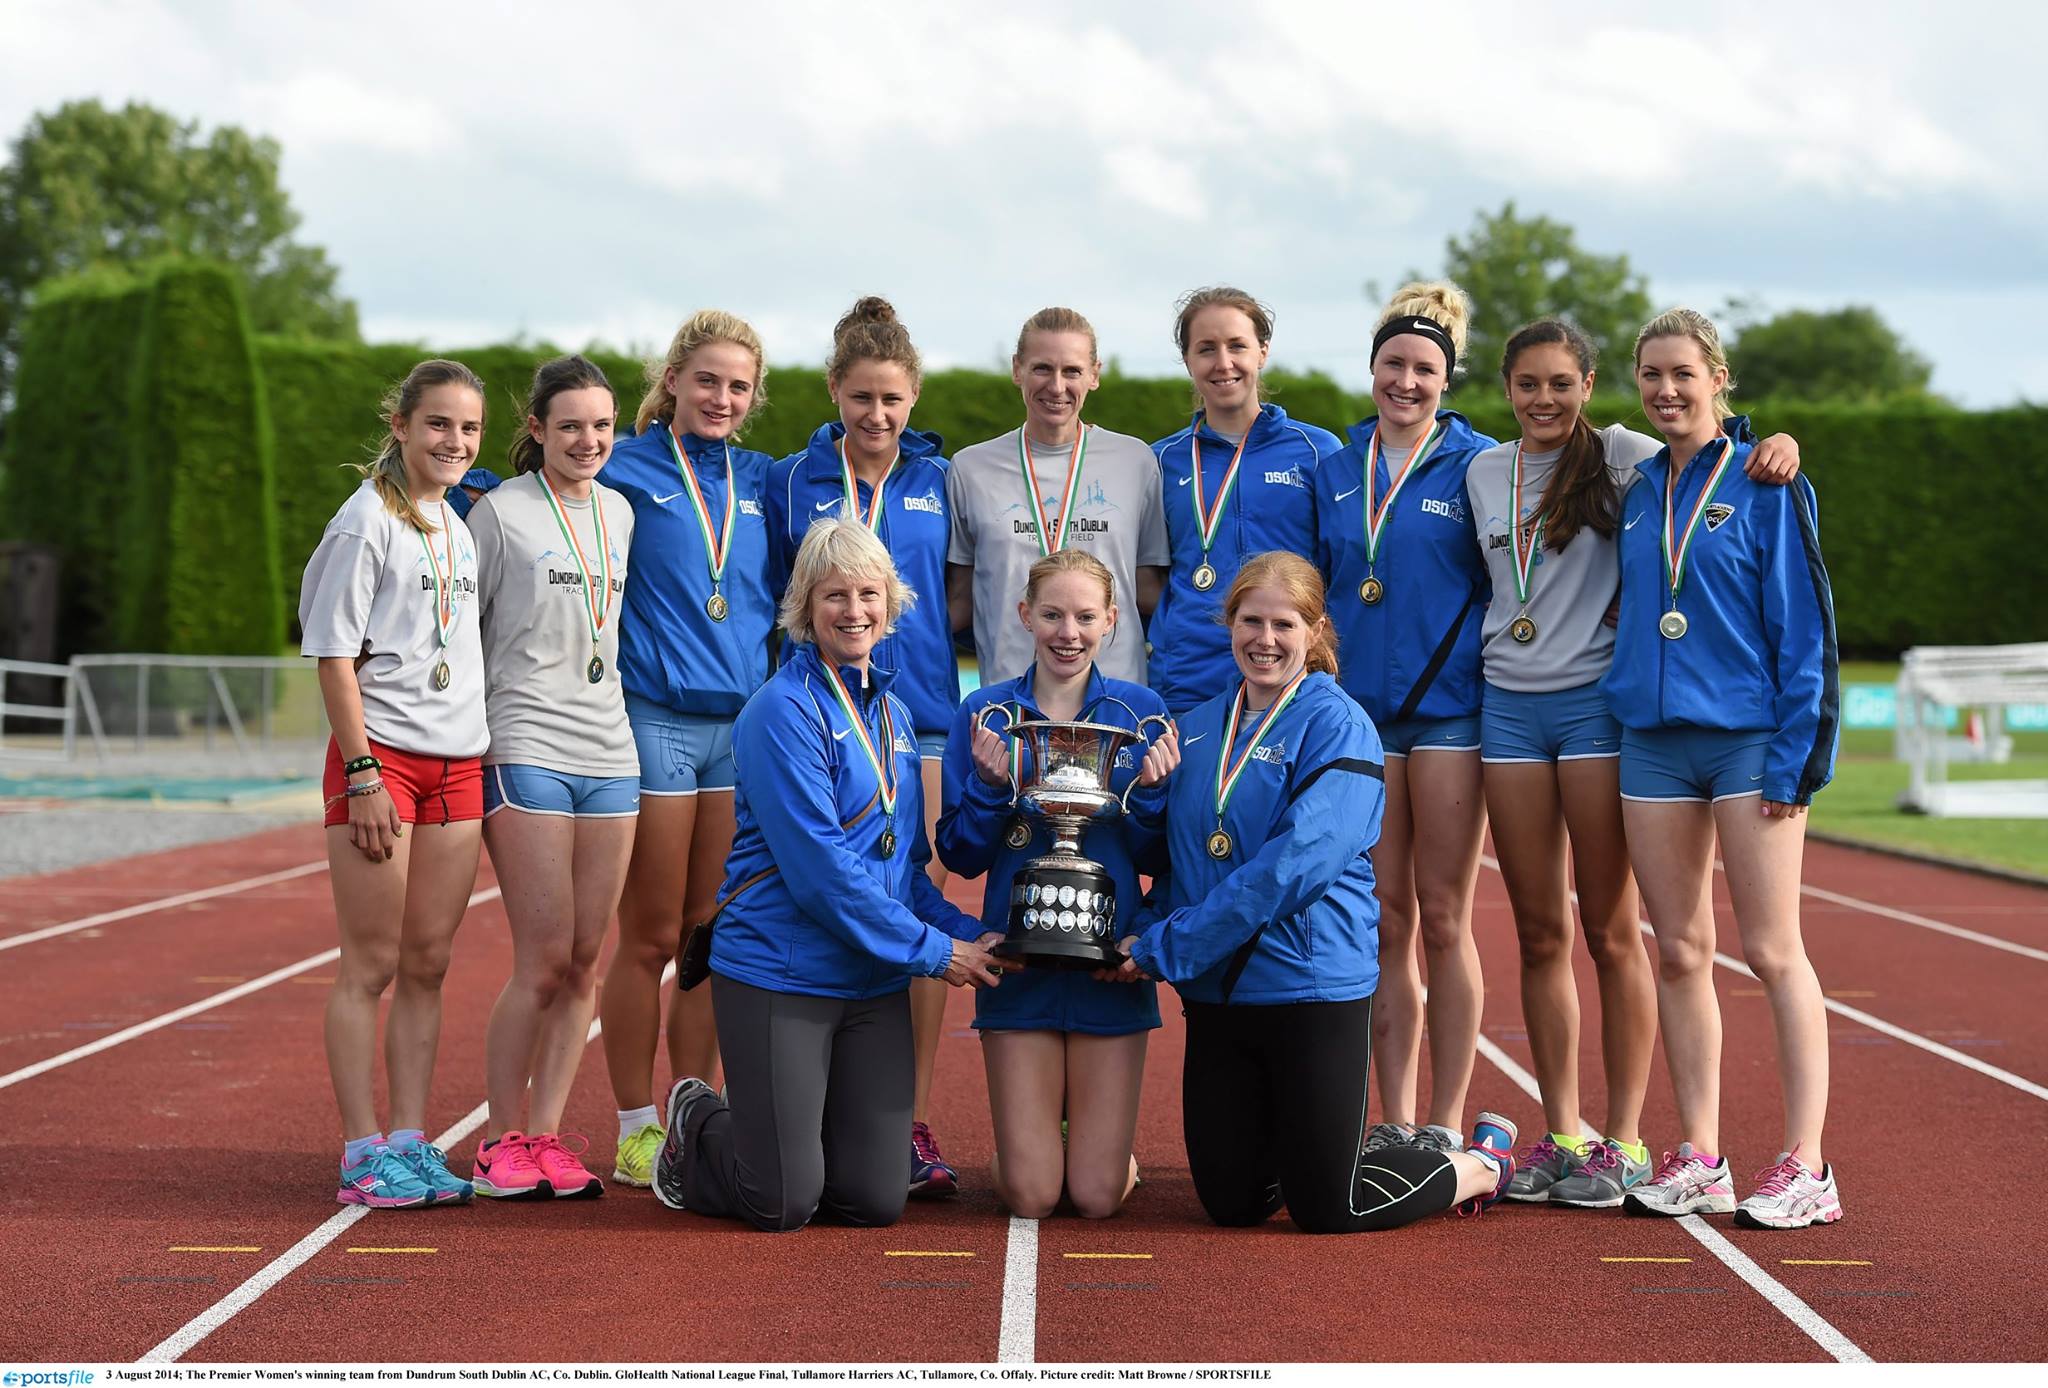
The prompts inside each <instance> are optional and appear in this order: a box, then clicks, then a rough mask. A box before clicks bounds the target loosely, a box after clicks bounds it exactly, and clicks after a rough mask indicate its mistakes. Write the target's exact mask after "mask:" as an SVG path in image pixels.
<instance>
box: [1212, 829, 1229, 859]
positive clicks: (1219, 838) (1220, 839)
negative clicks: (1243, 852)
mask: <svg viewBox="0 0 2048 1388" xmlns="http://www.w3.org/2000/svg"><path fill="white" fill-rule="evenodd" d="M1209 856H1210V857H1212V858H1214V859H1216V860H1217V861H1219V862H1221V861H1222V860H1223V859H1225V858H1228V857H1229V856H1230V831H1229V830H1228V829H1218V830H1217V831H1216V832H1215V833H1213V834H1211V835H1209Z"/></svg>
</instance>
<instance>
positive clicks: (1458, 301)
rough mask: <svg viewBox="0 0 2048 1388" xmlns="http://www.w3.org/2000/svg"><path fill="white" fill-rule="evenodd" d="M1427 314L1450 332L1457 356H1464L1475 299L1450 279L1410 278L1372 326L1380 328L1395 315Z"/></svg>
mask: <svg viewBox="0 0 2048 1388" xmlns="http://www.w3.org/2000/svg"><path fill="white" fill-rule="evenodd" d="M1410 314H1413V315H1414V316H1416V317H1418V318H1427V319H1429V321H1430V322H1432V323H1434V324H1436V325H1437V326H1438V327H1439V328H1442V329H1443V330H1444V331H1445V332H1446V333H1448V334H1449V335H1450V339H1451V346H1452V347H1454V348H1456V349H1457V352H1458V360H1459V361H1463V360H1464V359H1465V334H1466V330H1467V329H1468V328H1469V327H1470V326H1471V324H1472V300H1471V298H1470V296H1468V295H1467V294H1466V293H1465V291H1464V290H1462V289H1460V288H1458V286H1457V285H1455V284H1452V283H1451V282H1450V281H1449V280H1410V281H1409V282H1408V283H1407V284H1404V285H1402V286H1401V287H1400V288H1399V289H1396V290H1395V291H1394V297H1393V298H1391V299H1389V300H1387V306H1386V307H1385V308H1383V309H1381V310H1380V316H1379V320H1378V321H1377V322H1375V323H1374V324H1373V325H1372V327H1373V331H1374V332H1378V331H1379V330H1380V329H1381V328H1384V327H1385V326H1386V325H1387V324H1389V323H1391V322H1393V321H1394V320H1395V319H1396V318H1406V317H1408V316H1409V315H1410Z"/></svg>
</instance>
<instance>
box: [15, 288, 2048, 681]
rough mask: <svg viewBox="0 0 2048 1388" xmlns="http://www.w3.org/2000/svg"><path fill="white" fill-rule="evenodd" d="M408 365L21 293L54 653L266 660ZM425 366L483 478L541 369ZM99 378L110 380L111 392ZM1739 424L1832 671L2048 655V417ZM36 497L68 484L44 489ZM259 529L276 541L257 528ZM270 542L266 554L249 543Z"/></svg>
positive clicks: (1130, 383)
mask: <svg viewBox="0 0 2048 1388" xmlns="http://www.w3.org/2000/svg"><path fill="white" fill-rule="evenodd" d="M427 355H429V353H427V352H425V351H424V350H422V349H420V348H418V347H414V346H407V345H390V344H385V345H366V346H343V345H336V344H331V343H308V342H301V341H296V340H291V339H284V338H273V337H263V338H257V339H255V340H254V345H253V364H254V371H253V373H252V372H251V371H250V363H251V361H252V355H251V347H250V339H249V338H248V335H247V328H246V320H245V318H244V317H243V315H242V313H241V309H240V305H239V301H238V300H236V299H235V298H234V296H233V292H232V286H228V287H227V288H223V276H221V275H220V274H218V273H216V272H207V271H201V270H198V269H195V268H193V267H189V266H180V267H175V268H172V269H159V270H156V271H152V272H150V273H148V274H145V275H140V276H134V277H121V276H105V275H96V276H88V277H85V278H82V279H79V280H75V281H71V282H68V283H66V284H62V285H55V286H46V287H45V288H44V289H42V290H41V291H39V293H38V302H37V310H36V313H35V314H34V315H33V316H32V317H31V319H30V321H29V324H28V328H27V337H26V339H25V343H24V348H23V352H22V358H21V374H20V376H19V378H18V379H19V382H20V390H19V400H20V402H21V403H20V405H19V407H18V409H17V411H16V414H15V417H14V422H13V427H12V428H11V429H10V431H9V435H8V439H9V452H10V456H11V459H12V461H13V466H11V467H10V468H9V469H8V471H7V473H6V476H5V477H4V478H0V501H4V514H5V517H6V521H5V524H6V526H7V528H8V530H9V531H10V532H11V533H13V534H14V535H17V536H20V537H24V538H40V539H48V540H51V541H53V542H55V543H58V544H60V545H62V546H63V547H64V549H65V557H66V569H65V572H66V574H67V581H66V584H65V594H66V598H65V600H66V604H67V605H66V611H65V620H64V627H63V630H64V632H65V633H66V647H67V649H71V650H89V649H105V648H107V647H109V646H110V645H127V646H129V647H130V648H136V647H140V648H145V649H163V650H201V649H207V650H214V651H231V650H232V651H239V650H256V649H275V646H276V639H275V634H276V633H278V632H279V631H280V630H281V627H280V625H279V623H280V615H281V614H287V615H288V614H289V613H291V612H292V611H294V610H295V609H296V606H297V595H298V583H299V576H300V574H301V572H302V571H303V569H304V566H305V562H306V559H307V557H308V556H309V555H310V554H311V553H312V551H313V548H314V546H315V544H316V543H317V542H318V541H319V538H320V532H321V530H322V528H323V527H324V526H325V525H326V523H327V520H328V518H329V517H330V516H332V515H333V513H334V511H335V508H336V507H338V506H339V505H340V504H341V502H342V501H343V500H344V499H345V498H346V497H347V496H348V494H349V492H350V491H351V490H352V489H353V488H354V487H355V485H356V482H357V477H356V474H355V473H354V472H352V471H350V470H348V469H347V468H346V467H345V466H344V464H346V463H350V462H356V461H361V460H362V459H364V458H365V457H366V456H367V454H368V450H369V449H370V448H371V447H372V446H373V445H374V444H375V443H376V441H377V440H378V438H379V437H380V436H381V434H382V431H383V427H384V425H383V422H382V420H381V419H380V418H379V417H378V410H377V402H378V400H379V398H380V397H381V396H382V395H383V393H384V392H385V391H386V390H387V389H389V387H390V386H391V385H393V384H394V383H395V382H397V381H398V380H399V379H400V378H402V377H403V376H404V374H405V372H406V371H407V370H408V369H409V368H410V367H411V366H412V365H413V363H414V362H416V361H418V360H419V359H421V358H422V357H424V356H427ZM445 355H448V356H453V357H455V358H457V359H458V360H461V361H464V362H466V363H468V365H469V366H470V367H471V368H472V369H474V370H475V371H476V372H477V373H478V375H480V376H482V377H483V379H484V382H485V384H486V387H487V389H488V393H489V398H488V400H487V401H486V404H487V407H488V412H489V414H488V424H487V431H486V435H485V449H484V453H483V456H482V461H483V462H484V463H485V464H486V465H487V466H490V467H492V468H494V469H496V470H498V471H499V472H501V473H502V472H503V471H504V470H505V464H504V456H505V449H506V446H507V445H508V444H509V443H510V442H511V439H512V437H513V434H514V431H515V430H516V429H518V428H519V427H520V425H521V424H522V423H523V419H522V416H521V414H520V401H521V399H522V397H523V394H524V391H525V388H526V386H527V384H528V383H529V382H530V380H531V378H532V374H533V369H534V367H535V366H537V365H538V364H539V363H540V362H542V361H544V360H546V359H547V358H548V357H551V356H554V355H557V349H556V348H553V347H551V346H548V345H546V344H532V345H524V346H519V345H510V346H508V345H499V346H491V347H483V348H474V349H468V350H459V351H453V352H448V353H445ZM588 355H590V356H591V357H592V358H593V359H594V360H596V361H597V363H598V364H599V365H600V366H602V367H603V368H604V370H605V372H606V373H607V374H608V375H609V376H610V377H611V379H612V383H613V385H614V386H615V387H616V388H617V390H618V395H619V405H620V412H621V415H622V416H624V418H625V420H626V422H630V419H631V416H632V414H633V412H634V410H635V408H636V407H637V406H638V404H639V400H640V396H641V393H642V390H643V378H642V375H641V363H640V362H639V361H637V360H634V359H631V358H628V357H625V356H622V355H620V354H617V353H613V352H605V351H597V350H593V351H590V352H589V353H588ZM108 363H120V364H123V365H122V366H121V369H119V370H114V371H110V370H109V368H108ZM1267 385H1268V387H1269V389H1270V391H1271V393H1272V395H1273V397H1274V398H1275V399H1276V400H1278V401H1279V403H1281V404H1282V405H1284V406H1285V407H1286V408H1287V410H1288V411H1289V413H1291V414H1293V415H1294V416H1296V417H1297V418H1300V419H1303V420H1306V421H1308V422H1311V423H1314V424H1320V425H1322V426H1323V427H1325V428H1327V429H1331V430H1333V431H1336V432H1338V433H1340V434H1341V433H1342V431H1343V430H1344V428H1345V427H1346V426H1347V425H1349V424H1351V423H1353V422H1355V421H1356V420H1358V419H1359V418H1361V417H1363V416H1364V415H1366V414H1369V413H1370V412H1371V402H1370V401H1369V400H1368V399H1367V398H1366V397H1365V396H1363V395H1361V394H1357V393H1352V392H1347V391H1345V390H1344V389H1342V388H1341V387H1340V386H1339V385H1337V383H1335V382H1334V381H1332V380H1330V379H1329V378H1328V377H1326V376H1322V375H1320V374H1299V375H1298V374H1291V373H1286V372H1282V371H1274V372H1271V373H1269V374H1268V376H1267ZM769 401H770V403H769V406H768V408H767V409H765V410H764V411H763V412H762V413H761V415H760V416H759V417H758V418H756V419H754V420H752V421H750V422H749V427H748V429H747V431H746V441H747V443H748V444H749V445H750V446H752V447H755V448H759V449H761V450H763V451H764V452H767V453H771V454H776V455H780V454H783V453H788V452H791V451H793V450H795V449H797V448H800V447H802V446H803V445H804V443H805V442H806V441H807V440H808V439H809V437H810V435H811V432H812V431H813V430H814V429H815V428H816V427H817V426H818V424H819V423H820V422H822V421H823V420H825V419H828V418H831V417H832V416H833V413H834V412H833V408H832V403H831V400H830V398H829V397H828V396H827V394H826V391H825V383H824V380H823V379H822V376H821V373H820V372H819V371H818V369H817V368H815V367H801V366H799V367H778V368H775V369H774V370H773V371H772V373H771V375H770V378H769ZM1451 403H1452V404H1453V405H1454V406H1455V407H1456V408H1458V409H1460V410H1462V411H1463V412H1465V413H1466V414H1467V415H1468V416H1469V417H1470V418H1471V420H1472V422H1473V424H1474V425H1475V426H1476V427H1477V428H1478V429H1479V430H1480V431H1481V432H1482V433H1487V434H1491V435H1493V436H1495V437H1504V436H1511V435H1512V434H1513V433H1514V432H1515V426H1514V420H1513V416H1512V415H1511V414H1510V413H1509V411H1508V408H1507V405H1506V402H1505V401H1504V400H1502V398H1501V396H1500V394H1499V392H1498V390H1497V389H1496V388H1495V386H1494V383H1493V382H1492V381H1491V380H1475V381H1471V382H1468V383H1467V384H1466V385H1465V386H1464V387H1463V389H1461V390H1460V391H1459V392H1458V393H1457V394H1456V396H1454V397H1453V399H1452V401H1451ZM1190 408H1191V401H1190V396H1189V387H1188V383H1187V382H1186V380H1185V379H1182V378H1169V379H1141V378H1137V377H1128V376H1121V375H1117V374H1114V373H1112V374H1111V375H1109V376H1107V377H1106V378H1105V379H1104V381H1103V384H1102V386H1101V387H1100V389H1099V390H1098V391H1097V392H1096V393H1095V394H1094V395H1092V396H1091V397H1090V399H1089V403H1088V417H1089V418H1090V419H1091V420H1092V421H1094V422H1096V423H1098V424H1101V425H1104V426H1106V427H1108V428H1112V429H1116V430H1118V431H1120V432H1123V433H1127V434H1134V435H1136V436H1138V437H1140V438H1156V437H1158V436H1160V435H1162V434H1165V433H1169V432H1171V431H1172V430H1174V429H1177V428H1179V427H1181V425H1182V424H1183V423H1185V421H1186V420H1187V418H1188V414H1189V411H1190ZM1019 413H1020V411H1019V406H1018V401H1017V392H1016V388H1015V387H1014V386H1013V385H1012V384H1011V383H1010V381H1009V379H1008V377H1007V376H1005V375H1003V374H1001V373H997V372H986V371H969V370H949V371H937V372H933V373H932V374H931V375H930V376H929V377H928V378H927V379H926V381H925V383H924V391H923V394H922V396H921V398H920V400H919V402H918V405H917V410H916V413H915V414H914V416H913V423H914V424H916V425H917V426H918V427H919V428H923V429H929V430H933V431H935V432H937V433H939V434H940V435H941V436H943V437H944V438H945V440H946V442H947V445H948V447H949V448H951V449H958V448H960V447H963V446H965V445H966V444H969V443H973V442H976V441H978V440H981V439H985V438H990V437H993V436H994V435H996V434H999V433H1001V432H1003V431H1004V430H1006V429H1009V428H1011V427H1013V426H1014V425H1015V423H1016V421H1017V419H1018V417H1019ZM1590 413H1591V415H1592V417H1593V418H1594V419H1595V420H1596V421H1598V422H1601V423H1606V422H1610V421H1614V420H1620V421H1622V422H1624V423H1628V424H1630V425H1631V426H1632V427H1635V428H1638V429H1643V428H1645V427H1646V426H1645V424H1644V421H1643V417H1642V412H1641V409H1640V406H1639V405H1638V404H1637V402H1636V401H1635V400H1634V399H1633V398H1632V397H1629V396H1626V395H1619V396H1616V395H1608V394H1603V395H1602V396H1600V397H1597V398H1596V399H1595V400H1594V402H1593V406H1592V409H1591V411H1590ZM1757 424H1758V426H1759V427H1760V428H1761V429H1764V430H1766V431H1777V430H1784V431H1786V432H1789V433H1791V434H1793V435H1795V436H1796V437H1798V438H1799V440H1800V442H1801V446H1802V452H1803V454H1804V457H1805V464H1806V471H1807V475H1808V476H1809V477H1810V478H1811V479H1812V480H1813V482H1814V484H1815V486H1816V487H1817V488H1818V489H1819V492H1820V495H1821V536H1822V541H1823V544H1824V546H1825V549H1826V553H1827V560H1828V567H1829V571H1830V573H1831V574H1832V576H1833V578H1834V584H1835V591H1836V595H1837V608H1838V615H1839V619H1840V622H1841V637H1842V646H1843V649H1844V652H1845V653H1847V654H1853V655H1868V656H1873V657H1886V656H1891V655H1894V654H1896V653H1897V652H1898V651H1899V650H1901V649H1903V648H1904V647H1906V646H1909V645H1913V644H1917V643H1926V642H1940V643H1956V644H1971V643H1993V642H2005V641H2027V640H2042V639H2048V618H2044V617H2043V616H2042V614H2041V605H2040V598H2039V595H2040V594H2041V593H2043V592H2048V545H2043V544H2041V543H2040V541H2039V540H2038V539H2037V538H2036V537H2035V535H2034V534H2033V533H2032V520H2033V517H2035V516H2036V515H2038V513H2039V510H2040V507H2039V506H2038V505H2035V504H2033V502H2032V501H2031V498H2036V497H2039V496H2042V495H2044V494H2048V445H2044V443H2043V441H2042V440H2043V437H2044V425H2048V411H2042V410H2038V409H2031V408H2022V409H2011V410H2001V411H1991V412H1983V413H1966V412H1962V411H1957V410H1949V409H1943V408H1939V407H1934V406H1929V405H1926V404H1905V405H1870V406H1854V407H1850V406H1839V407H1830V406H1824V405H1811V404H1800V405H1794V404H1789V403H1788V404H1785V405H1781V406H1779V405H1767V406H1764V407H1760V408H1759V410H1758V418H1757ZM273 453H274V463H273V460H272V459H273ZM24 460H31V461H32V463H33V468H32V469H31V468H29V467H26V466H25V465H24ZM273 469H274V478H275V481H274V484H273V481H272V477H273ZM52 476H55V477H66V478H71V479H74V485H73V486H72V487H71V488H53V487H50V486H49V485H48V479H49V478H50V477H52ZM273 486H274V492H273ZM273 495H274V504H272V505H268V506H266V505H265V504H264V499H265V498H267V497H271V496H273ZM273 512H274V518H275V521H274V530H273V531H266V532H261V533H259V529H258V528H253V527H256V526H257V522H258V521H259V519H260V518H262V517H264V516H268V515H270V514H272V513H273ZM269 533H274V534H275V537H276V549H275V550H274V551H273V550H269V549H267V548H266V547H265V540H264V535H266V534H269ZM223 595H236V596H235V599H234V600H232V601H223V600H222V599H223ZM266 640H268V641H269V644H268V645H267V646H266V645H265V644H264V642H265V641H266Z"/></svg>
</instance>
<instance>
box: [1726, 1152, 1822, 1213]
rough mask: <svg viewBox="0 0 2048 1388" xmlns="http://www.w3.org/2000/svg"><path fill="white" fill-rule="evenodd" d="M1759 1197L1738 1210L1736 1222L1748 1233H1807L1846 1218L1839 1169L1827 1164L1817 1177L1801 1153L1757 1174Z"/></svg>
mask: <svg viewBox="0 0 2048 1388" xmlns="http://www.w3.org/2000/svg"><path fill="white" fill-rule="evenodd" d="M1756 1179H1757V1188H1756V1194H1754V1195H1752V1196H1750V1197H1749V1198H1748V1199H1746V1200H1744V1201H1743V1202H1742V1203H1741V1204H1740V1205H1737V1206H1736V1207H1735V1222H1736V1223H1737V1224H1740V1225H1742V1226H1743V1227H1744V1228H1748V1229H1804V1228H1805V1227H1806V1226H1807V1225H1809V1224H1833V1223H1834V1222H1835V1221H1836V1220H1838V1219H1840V1218H1841V1217H1842V1197H1841V1196H1840V1195H1839V1194H1838V1193H1837V1192H1836V1190H1835V1169H1834V1167H1832V1166H1828V1165H1825V1164H1823V1165H1822V1167H1821V1169H1820V1174H1819V1175H1815V1174H1814V1173H1813V1172H1812V1171H1811V1170H1809V1169H1808V1168H1807V1165H1806V1163H1805V1162H1803V1161H1801V1160H1799V1154H1798V1153H1797V1152H1784V1153H1781V1154H1780V1155H1779V1157H1778V1160H1777V1161H1776V1162H1775V1163H1774V1164H1772V1165H1770V1166H1767V1167H1765V1168H1764V1169H1763V1170H1762V1171H1759V1172H1758V1173H1757V1177H1756Z"/></svg>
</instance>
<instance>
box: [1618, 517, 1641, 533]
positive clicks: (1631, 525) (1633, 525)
mask: <svg viewBox="0 0 2048 1388" xmlns="http://www.w3.org/2000/svg"><path fill="white" fill-rule="evenodd" d="M1641 519H1642V517H1641V516H1637V517H1636V519H1635V520H1632V521H1630V522H1629V523H1628V524H1627V525H1624V526H1623V527H1622V529H1623V530H1633V529H1635V528H1636V521H1639V520H1641Z"/></svg>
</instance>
